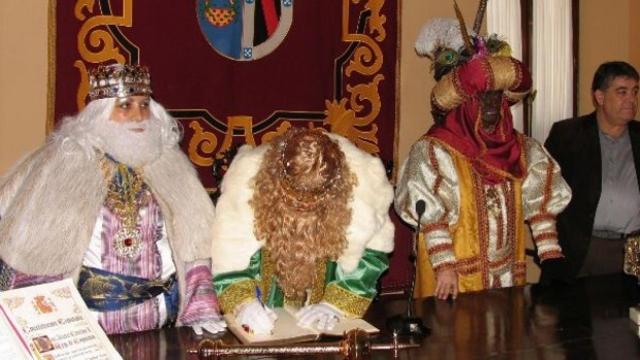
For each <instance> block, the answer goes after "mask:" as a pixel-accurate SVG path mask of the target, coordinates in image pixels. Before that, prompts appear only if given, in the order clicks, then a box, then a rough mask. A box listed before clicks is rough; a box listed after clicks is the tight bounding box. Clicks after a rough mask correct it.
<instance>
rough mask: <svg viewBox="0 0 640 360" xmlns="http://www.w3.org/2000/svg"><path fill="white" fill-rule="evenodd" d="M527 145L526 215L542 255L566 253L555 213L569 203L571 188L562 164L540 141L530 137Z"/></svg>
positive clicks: (524, 196)
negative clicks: (561, 242)
mask: <svg viewBox="0 0 640 360" xmlns="http://www.w3.org/2000/svg"><path fill="white" fill-rule="evenodd" d="M525 146H526V151H527V162H528V166H527V176H526V178H525V180H524V182H523V184H522V203H523V207H524V217H525V219H526V220H528V221H529V224H530V226H531V232H532V234H533V241H534V243H535V245H536V247H537V249H538V256H539V257H540V259H541V260H542V261H544V260H546V259H552V258H559V257H563V255H562V249H561V248H560V245H558V233H557V231H556V216H557V215H558V214H559V213H560V212H561V211H562V210H564V208H565V207H566V206H567V205H568V204H569V201H570V200H571V188H569V185H567V183H566V182H565V181H564V179H563V178H562V175H561V173H560V166H558V164H557V163H556V162H555V160H553V158H552V157H551V156H550V155H549V154H548V153H547V151H546V150H545V149H544V148H543V147H542V146H541V145H540V144H539V143H538V142H537V141H535V140H533V139H530V138H528V139H527V141H526V143H525Z"/></svg>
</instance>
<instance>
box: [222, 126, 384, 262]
mask: <svg viewBox="0 0 640 360" xmlns="http://www.w3.org/2000/svg"><path fill="white" fill-rule="evenodd" d="M328 135H329V137H331V139H333V140H334V141H335V142H337V143H338V145H339V146H340V149H341V150H342V151H343V152H344V154H345V157H346V161H347V164H348V166H349V169H350V170H351V171H352V172H353V173H354V174H355V175H356V177H357V179H358V185H357V186H356V187H355V188H354V190H353V199H352V200H351V202H350V204H349V205H350V207H351V210H352V211H351V223H350V224H349V226H348V227H347V230H346V232H347V242H348V244H347V248H346V249H345V251H344V252H343V254H342V255H341V256H340V258H339V259H338V265H339V266H340V267H341V268H342V270H343V271H345V272H346V273H349V272H351V271H353V270H355V268H356V267H357V265H358V262H359V261H360V258H361V257H362V254H363V253H364V250H365V248H369V249H372V250H378V251H383V252H386V253H389V252H391V251H393V244H394V243H393V235H394V226H393V223H392V222H391V219H390V218H389V214H388V212H389V207H390V205H391V202H392V201H393V187H392V186H391V184H390V183H389V181H388V180H387V177H386V175H385V171H384V167H383V166H382V162H381V161H380V159H378V158H377V157H374V156H372V155H370V154H368V153H366V152H364V151H362V150H360V149H358V148H357V147H355V146H354V145H353V144H352V143H351V142H350V141H349V140H347V139H346V138H343V137H341V136H337V135H335V134H328ZM269 146H270V145H269V144H263V145H260V146H258V147H256V148H251V147H249V146H246V145H245V146H243V147H242V148H240V150H239V151H238V154H237V155H236V157H235V158H234V160H233V162H232V163H231V166H229V170H228V171H227V173H226V174H225V177H224V180H223V181H222V188H221V191H222V193H221V195H220V198H219V199H218V203H217V206H216V217H215V220H214V224H213V246H212V253H211V259H212V269H213V273H214V274H220V273H225V272H229V271H239V270H242V269H245V268H247V267H248V266H249V260H250V259H251V256H252V255H253V254H254V253H255V252H256V251H257V250H258V249H260V248H261V247H262V246H263V245H264V243H265V240H264V239H256V237H255V234H254V227H253V226H254V215H253V209H252V208H251V206H250V205H249V200H251V198H252V197H253V191H254V183H255V179H254V178H255V175H256V173H257V172H258V170H259V168H260V165H261V163H262V159H263V157H264V155H265V153H266V151H267V149H268V147H269Z"/></svg>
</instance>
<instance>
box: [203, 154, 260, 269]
mask: <svg viewBox="0 0 640 360" xmlns="http://www.w3.org/2000/svg"><path fill="white" fill-rule="evenodd" d="M269 146H270V145H268V144H263V145H260V146H258V147H256V148H252V147H250V146H249V145H245V146H242V147H241V148H240V149H238V153H237V154H236V156H235V158H234V159H233V162H231V165H230V166H229V169H228V170H227V173H226V174H225V175H224V179H223V180H222V185H221V189H220V190H221V194H220V198H218V203H217V204H216V210H217V211H216V216H215V219H214V221H213V244H212V246H211V270H212V271H213V274H214V275H217V274H221V273H226V272H229V271H236V270H242V269H245V268H247V267H248V266H249V260H250V259H251V256H253V254H254V253H255V252H256V251H258V249H260V247H262V245H263V244H264V242H258V240H257V239H256V236H255V234H254V232H253V219H254V218H253V209H252V208H251V206H250V205H249V200H251V198H252V197H253V184H254V180H253V178H254V177H255V176H256V174H257V173H258V170H259V168H260V163H261V161H262V158H263V156H264V154H265V152H266V151H267V150H268V147H269Z"/></svg>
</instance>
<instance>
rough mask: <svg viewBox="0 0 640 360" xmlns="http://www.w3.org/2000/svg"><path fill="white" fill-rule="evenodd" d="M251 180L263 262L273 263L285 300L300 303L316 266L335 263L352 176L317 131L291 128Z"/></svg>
mask: <svg viewBox="0 0 640 360" xmlns="http://www.w3.org/2000/svg"><path fill="white" fill-rule="evenodd" d="M254 182H255V192H254V195H253V198H252V199H251V202H250V204H251V206H252V208H253V210H254V213H255V223H254V229H255V232H256V236H257V238H258V239H260V240H264V241H265V248H266V250H267V251H268V253H269V256H270V257H271V259H265V260H267V261H272V262H273V263H274V264H275V275H276V277H277V279H278V284H279V285H280V287H281V288H282V290H283V291H284V293H285V296H286V297H287V298H290V299H298V300H302V299H304V296H305V290H306V289H309V288H311V287H312V286H313V284H314V282H315V281H316V280H317V279H316V271H315V269H316V265H317V264H318V262H321V261H325V260H336V259H337V258H338V257H339V256H340V254H341V253H342V251H343V250H344V248H345V246H346V236H345V230H346V228H347V226H348V225H349V223H350V222H351V209H350V208H349V206H348V202H349V200H350V198H351V196H352V193H353V187H354V186H355V184H356V178H355V175H353V173H352V172H351V171H350V170H349V168H348V166H347V164H346V161H345V155H344V153H343V152H342V150H340V147H339V146H338V144H337V143H335V142H334V141H332V140H331V139H330V138H329V137H328V136H327V135H325V134H324V133H323V132H322V131H321V130H308V129H300V128H292V129H290V130H289V131H288V132H286V133H285V134H283V135H282V136H280V137H278V138H276V139H274V141H273V143H272V144H271V147H270V148H269V149H268V150H267V152H266V154H265V157H264V160H263V161H262V165H261V167H260V169H259V170H258V173H257V174H256V177H255V178H254Z"/></svg>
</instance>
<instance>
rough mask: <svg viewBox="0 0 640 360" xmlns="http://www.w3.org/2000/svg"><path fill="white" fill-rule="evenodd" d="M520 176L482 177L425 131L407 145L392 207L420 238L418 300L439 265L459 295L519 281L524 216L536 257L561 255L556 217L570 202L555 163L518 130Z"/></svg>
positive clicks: (521, 276)
mask: <svg viewBox="0 0 640 360" xmlns="http://www.w3.org/2000/svg"><path fill="white" fill-rule="evenodd" d="M518 141H519V143H520V146H521V147H522V152H521V158H520V164H521V168H522V169H526V172H525V174H523V176H522V177H521V178H514V177H505V179H504V181H502V182H499V183H497V184H491V183H488V182H485V181H483V178H482V177H481V176H480V175H479V174H477V173H476V172H475V171H474V169H473V166H472V163H471V160H470V159H468V158H467V157H465V156H464V155H462V154H461V153H459V152H458V151H456V150H455V149H453V148H451V147H450V146H448V145H446V144H445V143H443V142H441V141H439V140H437V139H435V138H432V137H428V136H425V137H424V138H423V139H421V140H419V141H418V142H417V143H416V144H414V145H413V147H412V149H411V152H410V154H409V158H408V159H407V161H406V162H405V163H404V164H403V166H402V168H401V170H400V178H399V181H398V187H397V190H396V199H395V207H396V211H397V212H398V214H399V215H400V216H401V217H402V218H403V219H404V220H405V221H406V222H408V223H409V224H411V225H412V226H414V227H415V226H417V224H418V218H417V214H416V211H415V204H416V202H417V201H418V200H423V201H425V203H426V211H425V213H424V214H423V215H422V217H421V218H420V220H419V221H420V224H421V225H420V229H421V232H422V234H423V236H424V238H425V241H424V242H422V241H421V242H420V244H419V246H418V248H419V251H418V264H419V266H418V269H417V282H416V293H415V295H416V296H417V297H423V296H431V295H433V292H434V289H435V277H434V276H435V274H434V271H437V270H438V269H441V268H445V267H451V268H454V269H455V270H456V272H457V274H458V288H459V290H460V291H461V292H466V291H477V290H482V289H487V288H495V287H506V286H513V285H521V284H524V282H525V221H527V222H528V223H529V224H530V226H531V230H532V233H533V240H534V242H535V244H536V247H537V249H538V254H539V256H540V259H541V260H542V261H544V260H546V259H550V258H557V257H562V252H561V249H560V246H559V245H558V239H557V236H558V235H557V232H556V227H555V216H556V215H557V214H558V213H559V212H561V211H562V210H563V209H564V208H565V207H566V206H567V204H568V203H569V200H570V199H571V190H570V188H569V187H568V185H567V184H566V182H565V181H564V179H563V178H562V176H561V174H560V168H559V166H558V165H557V164H556V162H555V161H554V160H553V159H552V158H551V157H550V156H549V155H548V154H547V152H546V151H545V149H544V148H543V147H542V146H541V145H540V144H539V143H538V142H537V141H535V140H534V139H531V138H527V137H524V136H521V135H519V138H518Z"/></svg>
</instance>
